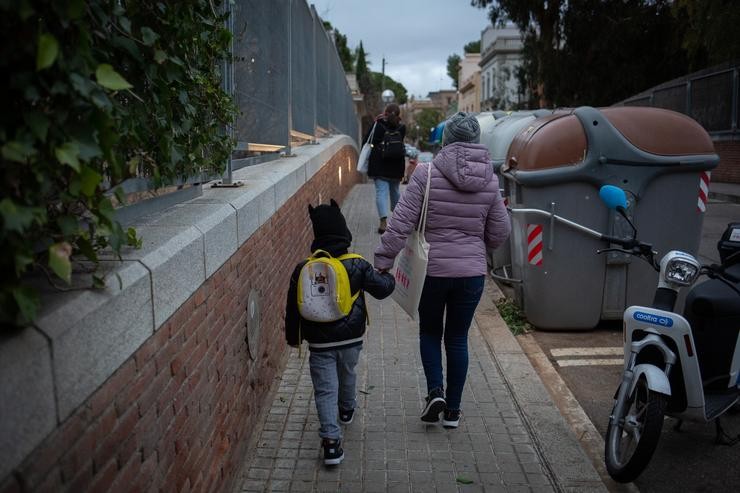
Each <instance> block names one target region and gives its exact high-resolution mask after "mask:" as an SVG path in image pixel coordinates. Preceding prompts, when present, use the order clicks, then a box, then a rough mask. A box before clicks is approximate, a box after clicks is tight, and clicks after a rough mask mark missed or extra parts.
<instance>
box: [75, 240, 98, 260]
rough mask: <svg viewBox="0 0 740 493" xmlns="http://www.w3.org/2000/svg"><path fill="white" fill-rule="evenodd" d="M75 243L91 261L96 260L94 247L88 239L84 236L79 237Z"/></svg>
mask: <svg viewBox="0 0 740 493" xmlns="http://www.w3.org/2000/svg"><path fill="white" fill-rule="evenodd" d="M76 244H77V248H78V249H79V251H80V253H81V254H82V255H84V256H85V257H87V259H88V260H91V261H93V262H97V261H98V255H97V254H96V253H95V249H94V248H93V245H92V243H90V240H88V239H87V238H85V237H80V238H77V242H76Z"/></svg>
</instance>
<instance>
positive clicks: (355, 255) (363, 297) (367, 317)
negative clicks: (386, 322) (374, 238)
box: [337, 253, 370, 325]
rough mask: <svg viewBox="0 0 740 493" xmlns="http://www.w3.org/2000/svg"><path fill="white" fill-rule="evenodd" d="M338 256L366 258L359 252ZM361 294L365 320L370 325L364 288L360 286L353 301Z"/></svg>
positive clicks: (341, 258)
mask: <svg viewBox="0 0 740 493" xmlns="http://www.w3.org/2000/svg"><path fill="white" fill-rule="evenodd" d="M337 258H338V259H339V260H349V259H353V258H361V259H363V260H365V257H363V256H362V255H360V254H357V253H345V254H344V255H340V256H339V257H337ZM360 295H362V301H363V305H364V306H365V321H366V322H367V324H368V325H370V312H368V311H367V300H366V299H365V290H364V289H362V288H360V290H359V291H358V292H357V294H356V295H354V296H353V297H352V303H354V302H355V300H356V299H357V297H358V296H360Z"/></svg>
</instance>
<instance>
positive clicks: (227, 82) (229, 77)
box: [211, 2, 244, 188]
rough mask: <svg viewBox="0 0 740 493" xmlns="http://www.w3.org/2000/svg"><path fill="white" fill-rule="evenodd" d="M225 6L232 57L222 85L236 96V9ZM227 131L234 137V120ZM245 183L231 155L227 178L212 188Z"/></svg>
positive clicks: (225, 69) (228, 4)
mask: <svg viewBox="0 0 740 493" xmlns="http://www.w3.org/2000/svg"><path fill="white" fill-rule="evenodd" d="M224 8H225V9H226V13H227V14H228V16H227V17H226V27H227V28H228V30H229V32H230V33H231V41H230V42H229V56H230V58H227V59H226V60H224V68H223V82H222V86H223V89H224V92H226V93H227V94H229V95H230V96H231V97H232V98H235V90H234V88H235V82H234V62H233V57H234V10H233V9H232V5H231V2H225V5H224ZM226 132H227V133H228V134H229V137H231V138H232V139H233V138H234V122H233V121H232V122H231V123H230V124H228V125H226ZM242 185H244V183H243V182H241V181H236V182H235V181H234V175H233V165H232V162H231V155H229V157H228V158H226V178H224V179H223V180H221V181H219V182H217V183H214V184H213V185H211V188H235V187H241V186H242Z"/></svg>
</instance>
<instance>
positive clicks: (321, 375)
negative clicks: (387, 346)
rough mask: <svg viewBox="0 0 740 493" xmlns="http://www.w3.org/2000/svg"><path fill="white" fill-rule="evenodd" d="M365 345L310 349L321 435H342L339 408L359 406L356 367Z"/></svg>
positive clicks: (336, 436)
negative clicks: (356, 391) (357, 401)
mask: <svg viewBox="0 0 740 493" xmlns="http://www.w3.org/2000/svg"><path fill="white" fill-rule="evenodd" d="M360 351H362V346H355V347H351V348H344V349H329V350H327V351H318V352H317V351H311V356H310V357H309V358H308V364H309V366H310V368H311V380H312V381H313V394H314V399H315V400H316V411H317V412H318V414H319V423H320V424H321V428H320V429H319V436H320V437H321V438H329V439H331V440H340V439H341V438H342V429H341V428H340V427H339V424H338V423H337V420H338V418H339V408H340V407H341V408H342V409H343V410H345V411H349V410H350V409H354V408H355V405H356V400H355V397H356V393H355V384H356V382H357V374H356V373H355V366H357V360H359V359H360Z"/></svg>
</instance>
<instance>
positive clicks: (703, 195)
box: [696, 171, 712, 212]
mask: <svg viewBox="0 0 740 493" xmlns="http://www.w3.org/2000/svg"><path fill="white" fill-rule="evenodd" d="M711 175H712V172H711V171H702V172H701V173H699V199H698V201H697V202H696V208H697V209H698V211H699V212H706V211H707V197H709V177H710V176H711Z"/></svg>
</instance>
